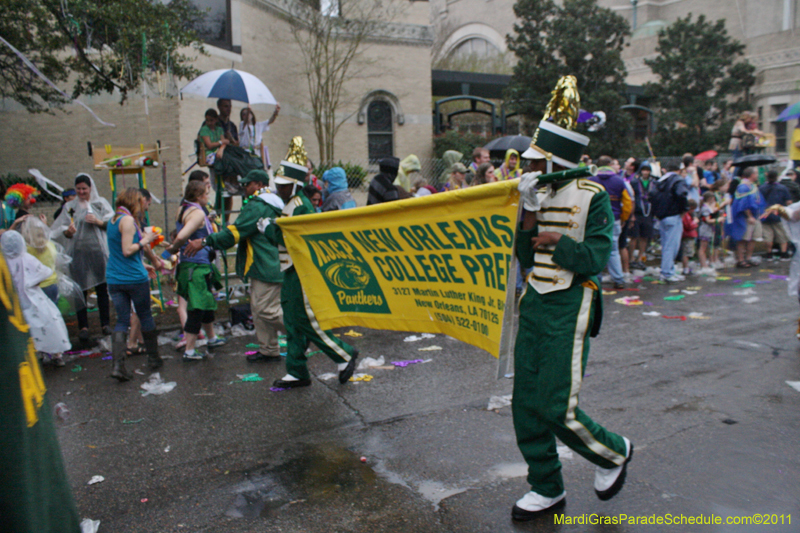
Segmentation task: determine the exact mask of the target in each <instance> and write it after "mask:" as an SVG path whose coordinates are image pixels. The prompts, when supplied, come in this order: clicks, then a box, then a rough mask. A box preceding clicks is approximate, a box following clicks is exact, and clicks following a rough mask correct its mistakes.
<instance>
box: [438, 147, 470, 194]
mask: <svg viewBox="0 0 800 533" xmlns="http://www.w3.org/2000/svg"><path fill="white" fill-rule="evenodd" d="M462 159H464V155H463V154H462V153H461V152H457V151H455V150H447V151H446V152H445V153H444V154H442V163H444V170H443V171H442V173H441V174H439V183H438V184H437V185H436V186H437V187H439V186H442V185H444V184H445V183H447V181H448V180H449V179H450V176H451V175H452V173H453V166H454V165H455V164H456V163H461V160H462ZM464 172H465V173H466V170H465V171H464Z"/></svg>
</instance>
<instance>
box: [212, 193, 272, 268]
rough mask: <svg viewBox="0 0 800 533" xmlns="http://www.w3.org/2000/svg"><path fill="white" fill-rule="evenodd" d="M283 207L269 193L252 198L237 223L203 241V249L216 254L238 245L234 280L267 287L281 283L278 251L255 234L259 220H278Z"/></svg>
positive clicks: (258, 232) (237, 218)
mask: <svg viewBox="0 0 800 533" xmlns="http://www.w3.org/2000/svg"><path fill="white" fill-rule="evenodd" d="M282 205H283V202H282V201H281V200H280V198H278V196H277V195H275V194H272V193H269V192H267V193H264V194H260V195H258V196H253V197H251V198H250V199H249V200H248V202H247V203H246V204H245V205H244V207H242V211H241V212H240V213H239V216H238V217H236V221H235V222H234V223H233V224H231V225H229V226H227V227H225V228H223V229H222V230H221V231H219V232H217V233H213V234H211V235H209V236H208V237H206V245H207V246H210V247H212V248H215V249H217V250H227V249H228V248H231V247H233V246H234V245H236V244H238V245H239V248H238V250H236V275H237V276H239V277H240V278H242V279H245V278H253V279H257V280H259V281H264V282H266V283H280V282H281V281H283V274H281V270H280V268H279V265H278V249H277V248H276V247H275V245H274V244H273V243H271V242H270V241H269V240H268V239H267V238H266V237H265V236H264V234H263V233H261V232H260V231H258V221H259V220H261V219H262V218H276V217H278V216H279V215H280V213H281V209H282V207H280V206H282Z"/></svg>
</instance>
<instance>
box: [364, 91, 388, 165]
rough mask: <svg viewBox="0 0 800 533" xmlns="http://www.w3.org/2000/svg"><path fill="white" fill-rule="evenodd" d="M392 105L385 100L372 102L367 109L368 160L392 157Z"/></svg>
mask: <svg viewBox="0 0 800 533" xmlns="http://www.w3.org/2000/svg"><path fill="white" fill-rule="evenodd" d="M392 122H393V120H392V105H391V104H390V103H389V102H387V101H385V100H373V101H372V102H370V103H369V106H368V107H367V143H368V147H369V158H370V160H377V159H383V158H384V157H391V156H393V155H394V128H393V127H392Z"/></svg>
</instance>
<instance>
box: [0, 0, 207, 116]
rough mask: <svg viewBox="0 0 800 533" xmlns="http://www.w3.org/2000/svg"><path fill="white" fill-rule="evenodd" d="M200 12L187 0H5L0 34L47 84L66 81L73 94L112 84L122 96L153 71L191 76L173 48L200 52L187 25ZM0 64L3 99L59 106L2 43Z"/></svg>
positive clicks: (34, 107)
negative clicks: (166, 0)
mask: <svg viewBox="0 0 800 533" xmlns="http://www.w3.org/2000/svg"><path fill="white" fill-rule="evenodd" d="M202 17H203V13H202V12H201V11H200V10H199V9H197V7H195V6H194V4H193V3H192V1H191V0H172V1H171V2H168V3H165V2H161V1H153V0H104V1H102V2H98V1H96V0H70V1H69V2H63V1H61V0H5V2H4V3H3V9H2V10H0V35H2V36H3V38H5V39H6V40H7V41H8V42H9V43H11V44H12V45H13V46H14V47H15V48H17V49H18V50H19V51H20V52H22V53H23V54H24V55H25V56H27V57H28V59H30V60H31V62H32V63H33V64H34V65H35V66H36V67H37V68H38V69H39V70H40V71H41V72H42V73H43V74H44V75H45V76H47V77H48V78H50V80H51V81H52V82H53V83H55V84H57V85H60V84H61V83H63V82H67V81H70V80H72V81H73V85H72V88H71V92H72V96H73V97H77V96H80V95H82V94H88V95H94V94H100V93H106V92H108V93H110V92H113V91H114V90H115V89H116V90H118V91H119V92H120V94H121V96H122V100H123V101H124V100H125V98H126V97H127V94H128V93H129V92H130V91H134V90H136V89H137V88H138V87H139V85H140V84H141V82H142V79H143V78H152V77H155V76H156V73H160V74H161V75H162V76H164V75H167V73H169V75H174V76H176V77H178V78H189V77H193V76H196V75H197V74H199V71H197V70H196V69H195V68H194V67H192V64H191V58H190V57H189V56H187V55H185V54H183V53H180V52H179V50H181V49H184V48H186V47H189V46H193V47H195V48H196V49H198V50H200V51H202V47H200V46H199V44H198V43H197V36H196V32H195V31H194V29H193V28H194V27H195V26H196V25H197V24H199V22H200V21H201V19H202ZM143 41H144V42H143ZM0 65H2V68H0V96H2V97H3V98H10V99H12V100H14V101H16V102H18V103H20V104H22V105H23V106H25V107H26V108H27V110H28V111H30V112H34V113H35V112H42V111H48V110H49V109H50V108H51V106H59V105H62V104H64V103H65V99H64V98H63V97H62V96H61V95H60V94H59V93H58V92H57V91H55V90H54V89H52V88H51V87H49V86H48V85H47V84H46V83H45V82H44V81H43V80H41V79H40V78H39V77H38V76H36V75H35V74H34V73H33V72H32V71H31V70H30V69H29V68H28V67H27V66H26V65H24V64H23V63H22V61H20V60H19V58H18V57H17V56H16V55H15V54H14V53H13V51H12V50H10V49H9V48H8V47H6V46H0ZM65 92H67V93H69V92H70V89H65Z"/></svg>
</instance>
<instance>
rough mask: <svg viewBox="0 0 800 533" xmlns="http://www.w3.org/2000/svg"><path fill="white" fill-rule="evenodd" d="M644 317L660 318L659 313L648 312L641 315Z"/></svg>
mask: <svg viewBox="0 0 800 533" xmlns="http://www.w3.org/2000/svg"><path fill="white" fill-rule="evenodd" d="M642 314H643V315H644V316H661V313H659V312H658V311H650V312H648V313H642Z"/></svg>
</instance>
